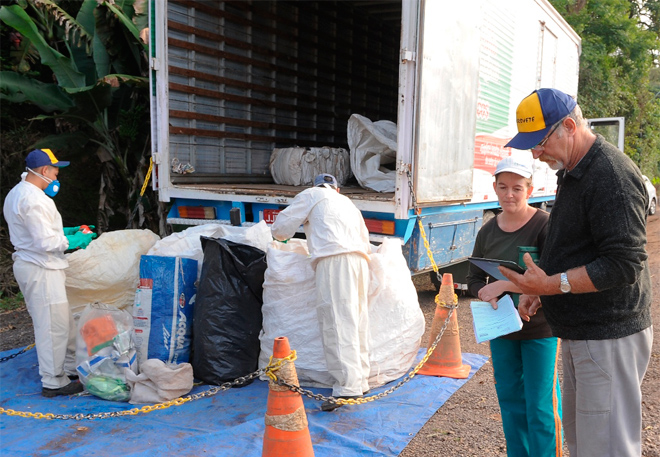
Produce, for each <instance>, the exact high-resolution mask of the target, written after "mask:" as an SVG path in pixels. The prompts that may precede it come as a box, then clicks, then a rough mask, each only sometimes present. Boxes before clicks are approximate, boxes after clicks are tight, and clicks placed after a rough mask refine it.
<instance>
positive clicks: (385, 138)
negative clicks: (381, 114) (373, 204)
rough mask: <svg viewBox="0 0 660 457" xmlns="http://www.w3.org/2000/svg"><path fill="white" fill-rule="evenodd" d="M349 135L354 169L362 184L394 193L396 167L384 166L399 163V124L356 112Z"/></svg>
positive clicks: (379, 190)
mask: <svg viewBox="0 0 660 457" xmlns="http://www.w3.org/2000/svg"><path fill="white" fill-rule="evenodd" d="M347 135H348V147H349V148H350V150H351V154H350V156H351V170H352V171H353V174H354V175H355V178H356V179H357V181H358V182H359V183H360V186H362V187H364V188H366V189H371V190H375V191H377V192H394V188H395V187H396V182H395V181H396V170H390V169H389V168H386V167H384V166H383V165H389V164H395V163H396V150H397V140H396V124H395V123H394V122H392V121H376V122H372V121H370V120H369V119H367V118H366V117H364V116H360V115H359V114H353V115H352V116H351V117H350V118H349V120H348V127H347Z"/></svg>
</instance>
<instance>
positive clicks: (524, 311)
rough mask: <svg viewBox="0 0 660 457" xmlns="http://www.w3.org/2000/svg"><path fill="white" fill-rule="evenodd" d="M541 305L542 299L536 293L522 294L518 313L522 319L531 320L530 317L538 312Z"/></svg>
mask: <svg viewBox="0 0 660 457" xmlns="http://www.w3.org/2000/svg"><path fill="white" fill-rule="evenodd" d="M540 307H541V299H540V298H539V297H538V296H536V295H521V296H520V300H519V301H518V314H520V317H521V319H522V320H524V321H527V322H529V319H530V318H531V317H532V316H533V315H534V314H536V311H538V309H539V308H540Z"/></svg>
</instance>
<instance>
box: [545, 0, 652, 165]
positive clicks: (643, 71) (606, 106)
mask: <svg viewBox="0 0 660 457" xmlns="http://www.w3.org/2000/svg"><path fill="white" fill-rule="evenodd" d="M550 2H551V3H552V4H553V6H554V7H555V8H556V9H557V10H558V11H559V12H560V13H561V14H562V15H563V17H564V19H566V21H567V22H568V23H569V24H570V25H571V26H572V27H573V28H574V29H575V31H576V32H577V33H578V34H579V35H580V36H581V38H582V55H581V57H580V75H579V87H578V94H579V95H578V97H579V103H580V106H581V108H582V110H583V113H584V115H585V117H625V118H626V133H625V134H626V137H625V147H624V152H625V153H626V154H628V155H629V156H630V157H631V158H632V159H633V160H634V161H635V162H636V163H637V164H638V165H639V167H640V168H641V170H642V172H643V173H644V174H646V175H648V176H649V177H655V176H660V98H659V95H660V75H658V73H657V68H656V64H657V62H656V59H657V55H658V37H659V36H658V34H659V33H660V22H659V20H660V6H659V5H658V2H657V0H598V1H586V0H550Z"/></svg>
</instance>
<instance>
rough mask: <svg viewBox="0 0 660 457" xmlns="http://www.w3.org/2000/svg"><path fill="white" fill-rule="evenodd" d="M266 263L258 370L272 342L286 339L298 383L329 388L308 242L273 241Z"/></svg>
mask: <svg viewBox="0 0 660 457" xmlns="http://www.w3.org/2000/svg"><path fill="white" fill-rule="evenodd" d="M266 263H267V264H268V268H266V271H265V273H264V291H263V302H264V303H263V306H262V307H261V313H262V314H263V329H262V331H261V334H260V335H259V340H260V341H261V353H260V354H259V367H260V368H263V367H265V366H267V365H268V360H269V359H270V356H272V355H273V341H274V340H275V338H277V337H280V336H286V337H287V338H288V339H289V344H290V345H291V347H292V348H293V349H295V350H296V353H297V355H298V358H297V360H296V361H295V364H296V373H297V374H298V380H299V381H300V382H301V383H303V382H304V383H305V385H308V386H321V387H323V386H332V384H333V378H332V377H331V376H330V374H329V373H328V368H327V365H326V363H325V355H324V352H323V342H322V340H321V329H320V327H319V321H318V316H317V315H316V304H315V301H316V284H315V281H314V269H313V268H312V262H311V259H310V258H309V253H308V251H307V240H301V239H298V238H291V239H290V240H289V241H288V242H287V243H286V244H284V243H280V242H278V241H273V242H272V243H271V245H270V247H269V248H268V251H266Z"/></svg>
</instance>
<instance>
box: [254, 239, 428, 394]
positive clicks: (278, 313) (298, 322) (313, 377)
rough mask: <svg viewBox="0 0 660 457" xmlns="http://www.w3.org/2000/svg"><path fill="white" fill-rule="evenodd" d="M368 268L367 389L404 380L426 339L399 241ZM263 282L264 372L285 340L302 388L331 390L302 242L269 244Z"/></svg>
mask: <svg viewBox="0 0 660 457" xmlns="http://www.w3.org/2000/svg"><path fill="white" fill-rule="evenodd" d="M370 258H371V261H370V262H369V277H370V286H369V334H370V337H369V346H370V347H369V362H370V364H371V372H370V374H369V386H370V387H372V388H373V387H378V386H381V385H383V384H385V383H387V382H389V381H392V380H394V379H398V378H400V377H401V376H403V375H404V374H405V373H406V372H407V371H408V370H409V369H410V367H411V366H412V364H413V362H414V360H415V357H416V355H417V352H418V350H419V347H420V343H421V338H422V335H423V333H424V326H425V321H424V314H423V313H422V310H421V308H420V307H419V302H418V300H417V291H416V290H415V286H414V284H413V282H412V279H411V277H410V271H409V270H408V266H407V264H406V261H405V258H404V257H403V254H402V252H401V244H400V243H399V242H398V240H394V239H386V240H385V241H384V242H383V244H381V245H380V246H379V247H378V248H376V252H373V253H372V254H371V256H370ZM266 259H267V263H268V268H267V269H266V273H265V276H264V294H263V300H264V304H263V307H262V313H263V330H262V333H261V335H260V337H259V339H260V341H261V354H260V356H259V367H260V368H263V367H265V366H266V365H267V364H268V360H269V358H270V356H271V355H272V353H273V340H274V339H275V338H277V337H279V336H286V337H288V339H289V343H290V344H291V348H292V349H295V350H296V352H297V359H296V372H297V374H298V379H299V381H300V384H301V385H306V386H312V387H332V384H333V383H334V380H333V378H332V377H331V376H330V374H329V373H328V371H327V365H326V363H325V354H324V351H323V343H322V341H321V330H320V327H319V321H318V316H317V314H316V303H315V301H316V288H315V280H314V270H313V269H312V266H311V261H310V259H309V256H308V251H307V242H306V241H305V240H299V239H291V240H289V242H288V243H287V244H283V243H279V242H272V243H271V245H270V246H269V248H268V251H267V254H266Z"/></svg>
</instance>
